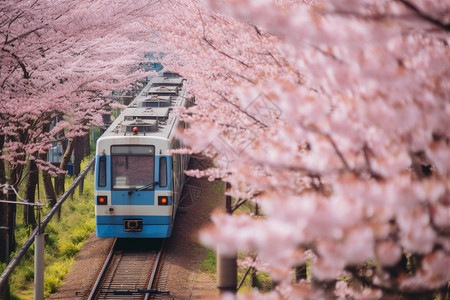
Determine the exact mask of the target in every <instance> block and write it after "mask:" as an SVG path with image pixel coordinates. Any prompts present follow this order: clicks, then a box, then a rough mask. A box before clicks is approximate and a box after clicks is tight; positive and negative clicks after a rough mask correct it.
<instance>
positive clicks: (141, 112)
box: [94, 72, 193, 238]
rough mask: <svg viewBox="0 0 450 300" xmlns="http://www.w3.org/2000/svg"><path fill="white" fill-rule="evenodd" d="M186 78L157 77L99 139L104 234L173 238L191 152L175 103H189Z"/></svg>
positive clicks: (98, 199)
mask: <svg viewBox="0 0 450 300" xmlns="http://www.w3.org/2000/svg"><path fill="white" fill-rule="evenodd" d="M185 82H186V79H185V78H183V77H181V76H180V75H178V74H177V73H173V72H162V73H160V74H158V76H156V77H152V78H151V79H150V80H149V82H148V83H147V84H146V85H145V87H144V88H143V89H142V90H141V91H140V92H139V94H138V95H137V96H136V97H135V98H134V99H133V101H131V103H130V104H129V105H128V106H127V107H126V108H125V109H124V110H123V111H122V113H121V114H120V115H119V116H118V117H117V118H116V119H115V120H114V122H113V123H112V124H111V126H109V127H108V128H107V129H106V131H105V132H104V133H103V134H102V135H101V136H100V137H99V139H98V140H97V144H96V153H95V157H96V164H95V191H94V197H95V223H96V234H97V237H99V238H168V237H170V235H171V232H172V229H173V224H174V221H175V216H176V211H177V207H178V203H179V200H180V196H181V192H182V188H183V183H184V181H185V173H184V171H185V170H186V169H187V166H188V163H189V156H188V155H187V154H176V153H171V152H170V151H171V150H173V149H179V148H180V147H182V143H181V141H180V140H179V139H177V137H176V130H177V128H184V127H186V124H185V123H184V122H183V121H182V120H180V119H179V118H178V117H177V116H176V113H175V108H176V107H186V108H187V107H189V106H191V105H192V104H193V99H189V98H187V97H186V91H185Z"/></svg>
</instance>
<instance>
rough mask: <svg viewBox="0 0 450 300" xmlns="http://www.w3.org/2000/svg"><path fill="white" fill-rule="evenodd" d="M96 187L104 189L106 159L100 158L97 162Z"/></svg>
mask: <svg viewBox="0 0 450 300" xmlns="http://www.w3.org/2000/svg"><path fill="white" fill-rule="evenodd" d="M98 186H99V187H106V157H105V156H102V157H100V159H99V161H98Z"/></svg>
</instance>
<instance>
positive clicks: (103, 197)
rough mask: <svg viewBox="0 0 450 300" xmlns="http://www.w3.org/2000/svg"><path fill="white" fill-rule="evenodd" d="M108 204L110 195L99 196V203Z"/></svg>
mask: <svg viewBox="0 0 450 300" xmlns="http://www.w3.org/2000/svg"><path fill="white" fill-rule="evenodd" d="M106 204H108V197H106V196H97V205H106Z"/></svg>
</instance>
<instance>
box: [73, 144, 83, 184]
mask: <svg viewBox="0 0 450 300" xmlns="http://www.w3.org/2000/svg"><path fill="white" fill-rule="evenodd" d="M84 140H85V139H84V137H82V136H79V137H76V138H75V140H74V148H73V155H74V159H73V175H75V177H76V176H78V175H80V172H81V161H82V160H83V157H84Z"/></svg>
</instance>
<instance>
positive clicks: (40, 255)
mask: <svg viewBox="0 0 450 300" xmlns="http://www.w3.org/2000/svg"><path fill="white" fill-rule="evenodd" d="M44 244H45V241H44V233H43V232H39V231H38V233H37V234H36V235H35V236H34V300H44Z"/></svg>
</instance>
